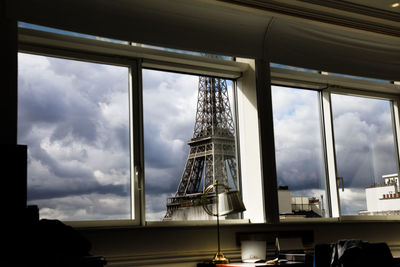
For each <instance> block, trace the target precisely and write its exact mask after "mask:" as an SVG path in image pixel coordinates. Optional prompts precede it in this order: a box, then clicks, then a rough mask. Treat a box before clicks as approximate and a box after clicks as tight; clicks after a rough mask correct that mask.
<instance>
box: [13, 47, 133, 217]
mask: <svg viewBox="0 0 400 267" xmlns="http://www.w3.org/2000/svg"><path fill="white" fill-rule="evenodd" d="M18 64H19V69H18V72H19V75H18V83H19V92H18V97H19V109H18V113H19V114H18V119H19V120H18V142H19V143H20V144H27V145H28V155H29V158H28V177H29V178H28V199H29V202H30V203H32V204H37V205H39V207H40V208H41V209H40V214H41V216H42V217H47V218H59V219H65V220H77V219H85V220H92V219H114V218H129V217H130V200H129V196H130V189H129V188H130V187H129V175H130V167H129V125H128V114H129V113H128V107H129V106H128V69H127V68H123V67H116V66H107V65H101V64H93V63H86V62H79V61H72V60H63V59H57V58H49V57H43V56H35V55H28V54H21V53H20V54H19V55H18Z"/></svg>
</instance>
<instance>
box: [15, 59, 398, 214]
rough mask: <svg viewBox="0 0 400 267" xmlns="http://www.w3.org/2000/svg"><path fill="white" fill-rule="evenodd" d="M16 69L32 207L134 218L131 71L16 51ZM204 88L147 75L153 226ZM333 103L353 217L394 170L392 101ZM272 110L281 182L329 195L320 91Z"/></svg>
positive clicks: (290, 94)
mask: <svg viewBox="0 0 400 267" xmlns="http://www.w3.org/2000/svg"><path fill="white" fill-rule="evenodd" d="M18 63H19V76H18V82H19V114H18V117H19V121H18V123H19V124H18V129H19V132H18V142H19V143H20V144H28V155H29V159H28V177H29V178H28V198H29V202H30V203H31V204H37V205H39V207H40V214H41V216H42V217H47V218H58V219H63V220H94V219H127V218H129V217H130V185H129V177H130V167H129V123H128V121H129V118H128V114H129V113H128V110H129V109H128V107H129V103H128V98H129V97H128V69H127V68H125V67H118V66H110V65H104V64H94V63H87V62H79V61H73V60H65V59H57V58H50V57H43V56H36V55H29V54H19V62H18ZM197 90H198V77H197V76H192V75H183V74H175V73H169V72H162V71H154V70H144V71H143V102H144V143H145V146H144V148H145V177H146V219H147V220H160V219H162V218H163V216H164V215H165V210H166V205H165V203H166V198H167V197H168V196H172V195H174V193H175V192H176V189H177V186H178V183H179V179H180V177H181V174H182V171H183V168H184V165H185V162H186V157H187V155H188V149H189V146H188V145H187V142H188V141H189V140H190V139H191V137H192V134H193V127H194V118H195V112H196V101H197ZM229 94H230V96H232V92H231V90H230V91H229ZM231 100H232V99H231ZM332 101H333V115H334V127H335V141H336V149H337V159H338V172H339V175H340V176H343V177H344V179H345V185H346V190H345V193H344V194H342V193H341V194H342V195H341V198H342V210H343V211H344V212H345V213H347V214H352V213H353V214H354V213H357V212H358V210H360V209H365V195H364V188H365V187H366V186H369V185H371V184H372V183H373V182H375V181H376V182H379V181H380V177H381V176H382V175H383V174H388V173H394V172H396V164H395V160H394V158H395V157H394V143H393V134H392V131H391V121H390V109H389V102H387V101H382V100H376V99H366V98H356V97H349V96H340V95H334V96H333V97H332ZM273 103H274V125H275V141H276V148H277V149H276V157H277V171H278V184H279V185H288V186H289V188H290V189H291V190H292V192H293V193H294V194H296V195H304V196H315V197H318V198H319V197H320V195H324V198H325V197H326V196H325V193H324V191H325V177H324V163H323V161H322V147H321V138H320V124H319V111H318V98H317V93H316V92H315V91H306V90H295V89H292V88H283V87H275V88H274V89H273ZM244 182H245V181H244Z"/></svg>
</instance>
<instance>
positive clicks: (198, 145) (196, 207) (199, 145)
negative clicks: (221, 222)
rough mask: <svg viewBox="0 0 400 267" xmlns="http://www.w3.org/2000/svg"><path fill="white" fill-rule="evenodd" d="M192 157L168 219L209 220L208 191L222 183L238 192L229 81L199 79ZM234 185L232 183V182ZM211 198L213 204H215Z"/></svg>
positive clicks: (169, 200)
mask: <svg viewBox="0 0 400 267" xmlns="http://www.w3.org/2000/svg"><path fill="white" fill-rule="evenodd" d="M188 145H189V146H190V150H189V155H188V157H187V160H186V164H185V167H184V169H183V173H182V176H181V179H180V182H179V185H178V189H177V191H176V193H175V196H174V197H170V198H168V200H167V213H166V215H165V217H164V220H195V219H209V218H210V217H209V215H207V214H206V213H205V212H204V211H203V209H202V207H201V201H200V200H201V197H202V195H203V192H204V191H205V189H206V188H207V187H208V186H209V185H211V184H213V183H214V182H216V181H218V182H219V183H221V184H226V185H228V184H229V181H228V180H231V182H233V184H234V186H235V188H236V189H237V184H236V183H237V170H236V166H237V165H236V150H235V126H234V122H233V118H232V112H231V107H230V103H229V97H228V90H227V85H226V80H224V79H220V78H212V77H203V76H202V77H199V87H198V97H197V110H196V118H195V124H194V131H193V137H192V139H191V140H190V141H189V142H188ZM231 184H232V183H231ZM213 199H214V198H213V197H212V195H210V198H209V200H208V201H209V202H208V203H209V204H213Z"/></svg>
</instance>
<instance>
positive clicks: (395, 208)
mask: <svg viewBox="0 0 400 267" xmlns="http://www.w3.org/2000/svg"><path fill="white" fill-rule="evenodd" d="M382 179H383V183H382V184H379V183H378V184H373V185H372V186H370V187H368V188H366V189H365V195H366V200H367V210H366V211H360V212H359V214H360V215H400V183H399V177H398V174H397V173H394V174H388V175H383V176H382Z"/></svg>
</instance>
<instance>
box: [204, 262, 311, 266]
mask: <svg viewBox="0 0 400 267" xmlns="http://www.w3.org/2000/svg"><path fill="white" fill-rule="evenodd" d="M258 266H293V267H312V266H313V264H312V262H290V261H288V262H278V263H276V264H275V265H271V264H266V263H241V262H238V263H227V264H213V263H199V264H197V267H258Z"/></svg>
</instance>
